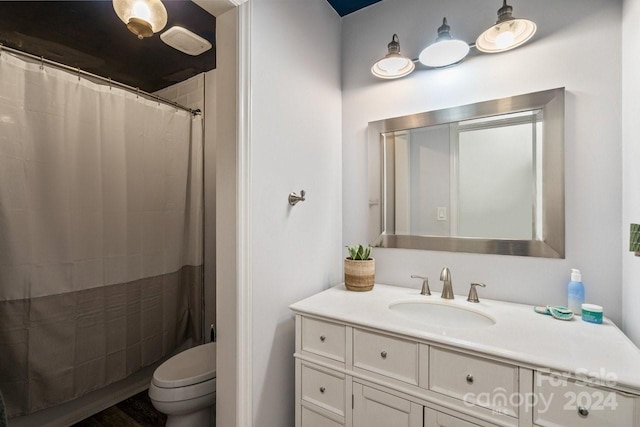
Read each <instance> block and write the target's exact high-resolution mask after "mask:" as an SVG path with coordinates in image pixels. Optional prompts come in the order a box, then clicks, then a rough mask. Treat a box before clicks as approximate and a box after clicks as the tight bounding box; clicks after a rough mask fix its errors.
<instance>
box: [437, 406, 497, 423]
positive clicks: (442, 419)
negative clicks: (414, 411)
mask: <svg viewBox="0 0 640 427" xmlns="http://www.w3.org/2000/svg"><path fill="white" fill-rule="evenodd" d="M424 412H425V414H424V427H481V426H482V424H474V423H472V422H469V421H465V420H463V419H460V418H457V417H453V416H451V415H448V414H444V413H442V412H438V411H436V410H434V409H431V408H425V411H424ZM484 425H486V424H484Z"/></svg>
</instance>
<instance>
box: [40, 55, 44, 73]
mask: <svg viewBox="0 0 640 427" xmlns="http://www.w3.org/2000/svg"><path fill="white" fill-rule="evenodd" d="M40 69H41V70H44V57H43V56H41V57H40Z"/></svg>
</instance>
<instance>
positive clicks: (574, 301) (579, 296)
mask: <svg viewBox="0 0 640 427" xmlns="http://www.w3.org/2000/svg"><path fill="white" fill-rule="evenodd" d="M582 303H584V285H583V284H582V275H581V274H580V270H577V269H575V268H572V269H571V281H570V282H569V284H568V285H567V307H568V308H569V310H571V311H572V312H573V314H576V315H580V314H581V313H582Z"/></svg>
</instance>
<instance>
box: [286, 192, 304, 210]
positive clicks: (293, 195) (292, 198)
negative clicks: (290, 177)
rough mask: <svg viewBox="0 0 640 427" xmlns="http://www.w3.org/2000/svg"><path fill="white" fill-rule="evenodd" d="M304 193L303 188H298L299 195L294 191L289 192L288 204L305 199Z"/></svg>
mask: <svg viewBox="0 0 640 427" xmlns="http://www.w3.org/2000/svg"><path fill="white" fill-rule="evenodd" d="M304 195H305V191H304V190H300V195H299V196H298V195H297V194H296V193H290V194H289V204H290V205H291V206H295V205H296V203H298V202H304V201H305V198H304Z"/></svg>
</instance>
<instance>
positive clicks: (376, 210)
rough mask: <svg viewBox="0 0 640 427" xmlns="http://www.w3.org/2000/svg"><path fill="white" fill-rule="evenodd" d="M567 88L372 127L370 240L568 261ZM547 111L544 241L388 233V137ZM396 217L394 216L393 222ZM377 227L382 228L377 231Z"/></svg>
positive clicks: (384, 244) (396, 245)
mask: <svg viewBox="0 0 640 427" xmlns="http://www.w3.org/2000/svg"><path fill="white" fill-rule="evenodd" d="M564 94H565V89H564V88H557V89H551V90H545V91H541V92H534V93H529V94H526V95H517V96H511V97H508V98H501V99H495V100H491V101H484V102H478V103H475V104H468V105H463V106H459V107H453V108H447V109H443V110H437V111H428V112H425V113H417V114H411V115H408V116H402V117H395V118H390V119H384V120H378V121H374V122H369V126H368V150H369V151H368V153H369V229H370V233H371V235H370V236H369V240H370V242H371V245H372V246H376V247H383V248H404V249H423V250H433V251H449V252H470V253H483V254H499V255H516V256H533V257H544V258H564V256H565V216H564V200H565V195H564ZM538 109H540V110H542V112H543V113H542V114H543V117H544V127H543V150H542V170H543V181H542V182H543V186H542V187H543V188H542V199H543V218H542V221H543V223H542V224H543V226H542V228H543V235H542V240H507V239H482V238H465V237H435V236H409V235H395V234H390V233H387V230H393V229H394V228H393V225H391V224H388V223H387V222H388V219H387V218H388V217H389V215H387V212H386V210H387V209H388V207H387V206H386V205H387V203H386V202H385V196H386V194H387V191H386V189H385V177H384V174H385V171H384V170H383V168H382V166H383V159H384V156H385V153H384V152H383V147H384V144H383V143H382V142H383V134H385V133H387V132H396V131H401V130H409V129H416V128H422V127H426V126H435V125H442V124H447V123H453V122H459V121H462V120H471V119H477V118H481V117H488V116H495V115H500V114H508V113H516V112H521V111H530V110H538ZM390 217H392V215H391V216H390ZM376 224H377V225H378V226H376Z"/></svg>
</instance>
